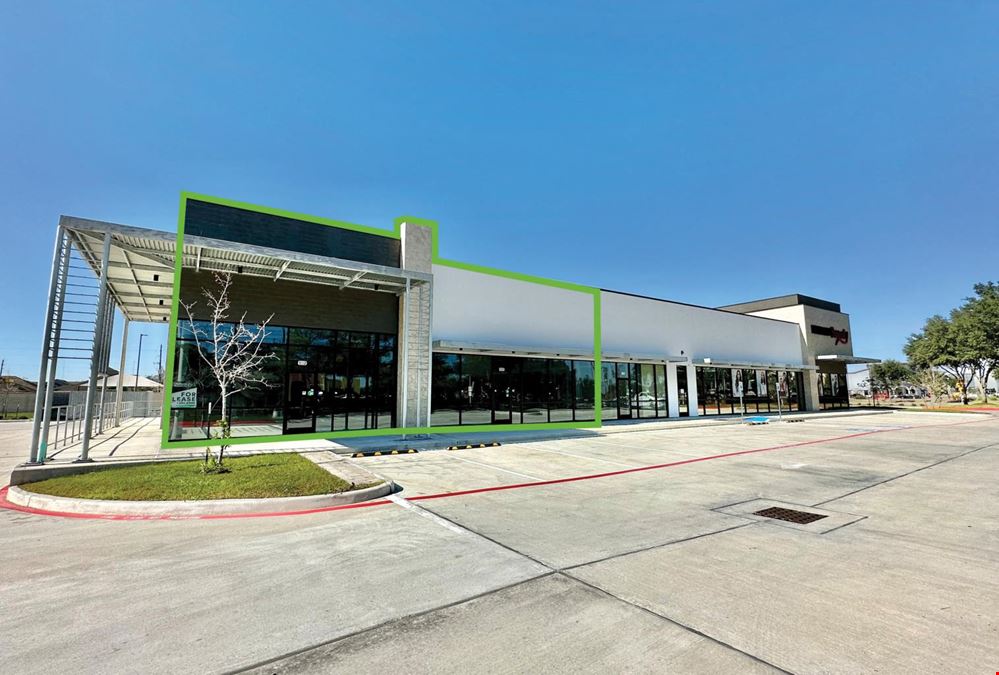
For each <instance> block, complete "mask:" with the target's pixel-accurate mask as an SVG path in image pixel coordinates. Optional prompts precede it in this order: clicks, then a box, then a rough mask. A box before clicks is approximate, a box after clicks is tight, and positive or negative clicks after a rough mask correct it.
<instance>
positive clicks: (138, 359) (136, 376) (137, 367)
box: [135, 333, 146, 391]
mask: <svg viewBox="0 0 999 675" xmlns="http://www.w3.org/2000/svg"><path fill="white" fill-rule="evenodd" d="M144 337H146V333H139V355H138V356H136V357H135V389H136V391H138V390H139V364H141V363H142V338H144Z"/></svg>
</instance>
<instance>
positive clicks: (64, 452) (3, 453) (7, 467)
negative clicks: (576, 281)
mask: <svg viewBox="0 0 999 675" xmlns="http://www.w3.org/2000/svg"><path fill="white" fill-rule="evenodd" d="M873 412H882V413H887V412H890V411H889V410H883V411H875V410H872V409H855V410H828V411H822V412H805V413H785V414H784V415H783V417H782V419H783V421H784V422H790V421H793V420H805V419H810V418H812V417H815V416H822V417H829V416H840V415H869V414H872V413H873ZM746 417H766V418H768V419H769V420H770V423H771V424H778V423H780V420H781V418H779V417H778V415H777V414H776V413H759V414H758V415H756V414H752V415H747V416H746ZM744 423H745V422H744V419H743V417H742V416H741V415H723V416H712V417H683V418H679V419H676V418H673V419H659V420H613V421H607V422H604V426H603V427H601V428H599V429H533V430H527V431H519V430H517V429H516V428H515V427H510V426H497V427H496V429H495V430H490V431H478V432H471V431H455V432H448V433H434V434H420V435H408V436H399V435H392V436H370V437H362V438H345V439H344V438H341V439H319V440H316V439H312V440H295V437H294V436H286V437H284V439H283V440H280V441H268V442H262V443H248V444H240V445H234V446H231V447H230V450H229V454H231V455H234V456H235V455H247V454H263V453H271V452H313V451H316V452H319V451H322V452H326V451H332V452H336V453H338V454H347V455H349V454H354V453H357V452H365V453H368V452H375V451H384V452H391V451H392V450H406V449H409V448H414V449H417V450H442V449H446V448H449V447H454V446H464V445H477V444H490V443H500V444H502V445H510V444H514V443H527V442H533V441H545V440H558V439H572V438H590V437H599V436H608V435H614V434H622V433H631V432H639V431H664V430H669V429H692V428H697V427H703V426H723V425H732V424H744ZM30 439H31V421H30V420H24V421H21V422H9V423H6V424H4V425H3V426H0V474H2V475H3V476H8V475H10V472H11V471H12V470H13V469H14V467H15V466H17V465H18V464H21V463H23V462H24V461H25V460H26V459H27V453H28V447H29V443H30ZM161 439H162V435H161V429H160V418H159V417H138V418H134V419H130V420H127V421H125V422H124V423H122V425H121V426H119V427H115V428H113V429H109V430H108V431H105V432H104V433H103V434H97V435H95V436H94V438H93V439H92V441H91V444H90V458H91V459H92V460H94V461H95V462H100V463H114V462H126V461H142V460H160V459H178V458H192V459H194V458H198V457H201V456H203V455H204V448H200V447H194V448H170V449H163V448H162V447H161ZM79 455H80V443H79V441H77V442H75V443H72V444H69V445H67V446H64V447H61V448H56V449H55V450H54V451H53V452H51V453H50V454H49V456H48V458H47V460H46V463H47V464H64V463H70V462H73V461H75V460H76V459H77V458H78V457H79Z"/></svg>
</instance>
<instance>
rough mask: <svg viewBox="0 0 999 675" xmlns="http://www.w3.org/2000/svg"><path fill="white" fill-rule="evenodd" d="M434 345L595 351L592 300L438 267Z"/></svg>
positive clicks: (584, 295)
mask: <svg viewBox="0 0 999 675" xmlns="http://www.w3.org/2000/svg"><path fill="white" fill-rule="evenodd" d="M433 273H434V303H433V304H434V308H433V339H434V340H455V341H466V342H483V343H490V344H506V345H517V346H525V347H543V348H551V349H573V350H581V351H585V352H592V351H593V295H592V294H590V293H583V292H579V291H572V290H567V289H564V288H557V287H554V286H547V285H543V284H536V283H531V282H528V281H519V280H516V279H508V278H506V277H500V276H496V275H492V274H485V273H482V272H472V271H469V270H464V269H459V268H455V267H450V266H447V265H434V267H433Z"/></svg>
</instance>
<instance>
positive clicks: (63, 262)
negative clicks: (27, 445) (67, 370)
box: [37, 239, 72, 462]
mask: <svg viewBox="0 0 999 675" xmlns="http://www.w3.org/2000/svg"><path fill="white" fill-rule="evenodd" d="M71 246H72V245H71V244H70V242H69V239H66V240H65V241H64V242H63V247H62V251H61V255H60V261H59V269H60V275H59V276H60V277H61V279H60V281H59V291H58V292H57V293H56V305H55V312H54V314H55V316H54V321H55V325H54V326H53V329H52V349H51V354H50V356H49V364H48V370H49V372H48V378H47V379H46V381H45V410H44V412H43V413H42V428H41V435H40V436H39V442H38V452H37V461H38V462H44V461H45V457H46V455H47V454H48V447H49V425H50V424H51V422H52V395H53V392H54V391H55V376H56V368H57V367H58V365H59V338H60V337H61V335H62V313H63V309H64V308H65V306H66V284H67V282H68V281H69V279H67V275H68V274H69V256H70V252H71V250H72V248H71ZM40 384H41V380H39V385H40ZM40 389H41V386H39V390H40ZM56 424H57V425H58V424H59V420H58V418H56Z"/></svg>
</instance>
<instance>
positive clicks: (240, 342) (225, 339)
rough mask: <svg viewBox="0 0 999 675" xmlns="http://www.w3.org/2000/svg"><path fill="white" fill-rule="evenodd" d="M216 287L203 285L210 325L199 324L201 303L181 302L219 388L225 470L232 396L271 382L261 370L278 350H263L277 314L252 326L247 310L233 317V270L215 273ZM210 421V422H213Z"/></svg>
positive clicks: (219, 467) (200, 353) (217, 466)
mask: <svg viewBox="0 0 999 675" xmlns="http://www.w3.org/2000/svg"><path fill="white" fill-rule="evenodd" d="M214 276H215V286H216V288H215V290H214V291H213V290H211V289H208V288H203V289H202V290H201V293H202V295H204V296H205V298H206V299H207V301H208V302H207V304H208V310H209V319H208V321H207V323H208V324H210V330H209V328H206V327H205V326H204V324H199V323H198V322H197V321H196V320H195V319H194V313H193V311H192V310H193V309H194V307H195V306H196V305H197V303H190V304H188V303H185V302H181V304H182V305H183V306H184V309H185V311H186V312H187V321H188V323H189V324H190V331H191V335H193V336H194V339H195V342H196V343H197V347H198V356H200V357H201V360H202V361H203V362H204V363H205V365H207V366H208V369H209V371H210V373H211V377H212V379H213V380H214V382H215V384H217V385H218V388H219V398H220V401H219V405H220V408H221V414H222V421H221V423H220V428H221V433H220V434H219V436H218V438H221V439H222V443H221V444H220V445H219V449H218V455H217V456H216V457H215V467H214V469H215V470H217V471H224V470H225V469H224V468H223V466H222V460H223V457H224V456H225V451H226V448H227V447H228V443H227V441H228V440H229V438H230V436H231V430H230V428H229V417H228V413H229V397H230V396H232V395H233V394H238V393H239V392H241V391H244V390H246V389H248V388H251V387H254V386H256V385H263V386H265V387H267V386H270V383H269V382H268V381H267V380H266V378H265V377H264V375H263V373H262V372H261V366H262V365H263V363H264V362H265V361H267V360H268V359H272V358H275V356H274V354H270V353H261V347H262V346H263V344H264V337H265V335H266V332H267V323H268V322H269V321H270V320H271V319H272V318H273V317H274V315H273V314H272V315H271V316H269V317H267V319H266V320H265V321H263V322H262V323H259V324H253V326H252V328H250V327H247V326H246V324H245V322H244V321H245V319H246V312H243V314H242V316H240V318H239V321H238V322H236V323H233V322H230V321H229V306H230V302H229V288H230V287H231V286H232V275H231V274H229V273H219V272H216V273H215V275H214ZM209 423H210V422H209ZM208 464H209V455H208V450H207V449H206V450H205V465H206V468H207V467H208Z"/></svg>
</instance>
